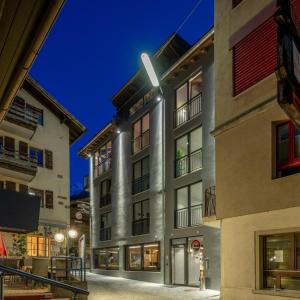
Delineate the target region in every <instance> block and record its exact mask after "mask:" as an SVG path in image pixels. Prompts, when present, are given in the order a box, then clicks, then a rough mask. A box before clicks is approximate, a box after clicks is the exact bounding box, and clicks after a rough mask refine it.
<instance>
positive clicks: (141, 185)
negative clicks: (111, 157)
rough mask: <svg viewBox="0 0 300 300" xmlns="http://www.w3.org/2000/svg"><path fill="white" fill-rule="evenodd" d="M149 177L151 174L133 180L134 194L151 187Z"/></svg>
mask: <svg viewBox="0 0 300 300" xmlns="http://www.w3.org/2000/svg"><path fill="white" fill-rule="evenodd" d="M149 177H150V176H149V174H146V175H144V176H142V177H139V178H137V179H135V180H134V181H133V182H132V194H137V193H141V192H143V191H146V190H148V189H149V187H150V182H149Z"/></svg>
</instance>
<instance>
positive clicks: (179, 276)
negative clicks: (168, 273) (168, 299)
mask: <svg viewBox="0 0 300 300" xmlns="http://www.w3.org/2000/svg"><path fill="white" fill-rule="evenodd" d="M185 252H186V247H185V245H174V246H173V247H172V281H173V282H172V283H173V284H181V285H184V284H186V280H185Z"/></svg>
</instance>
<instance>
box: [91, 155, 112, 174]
mask: <svg viewBox="0 0 300 300" xmlns="http://www.w3.org/2000/svg"><path fill="white" fill-rule="evenodd" d="M110 169H111V158H110V157H109V158H106V159H104V160H103V161H102V162H100V164H99V165H97V166H95V168H94V178H97V177H99V176H102V175H104V174H105V173H107V172H109V171H110Z"/></svg>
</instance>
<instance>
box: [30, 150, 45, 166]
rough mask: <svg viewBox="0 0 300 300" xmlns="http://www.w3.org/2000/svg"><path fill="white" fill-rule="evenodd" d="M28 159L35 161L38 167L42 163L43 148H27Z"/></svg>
mask: <svg viewBox="0 0 300 300" xmlns="http://www.w3.org/2000/svg"><path fill="white" fill-rule="evenodd" d="M29 155H30V159H31V160H32V161H35V162H36V163H37V165H38V166H39V167H43V165H44V152H43V150H40V149H37V148H32V147H30V150H29Z"/></svg>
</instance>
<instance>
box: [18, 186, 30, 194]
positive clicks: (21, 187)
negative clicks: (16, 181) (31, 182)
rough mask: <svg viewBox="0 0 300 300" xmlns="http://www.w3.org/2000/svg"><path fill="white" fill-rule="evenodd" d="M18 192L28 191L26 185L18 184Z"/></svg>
mask: <svg viewBox="0 0 300 300" xmlns="http://www.w3.org/2000/svg"><path fill="white" fill-rule="evenodd" d="M19 192H21V193H28V186H27V185H25V184H20V185H19Z"/></svg>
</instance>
